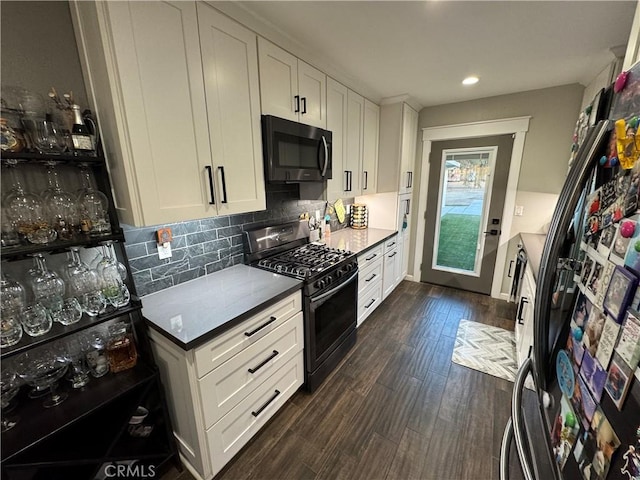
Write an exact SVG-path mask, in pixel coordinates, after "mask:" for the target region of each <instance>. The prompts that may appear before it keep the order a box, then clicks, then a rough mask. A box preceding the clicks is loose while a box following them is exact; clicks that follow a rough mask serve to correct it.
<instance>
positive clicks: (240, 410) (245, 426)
mask: <svg viewBox="0 0 640 480" xmlns="http://www.w3.org/2000/svg"><path fill="white" fill-rule="evenodd" d="M303 382H304V355H303V352H299V353H298V354H297V355H296V357H295V358H294V359H292V360H291V361H290V362H288V363H286V364H284V365H282V366H281V367H280V369H278V371H277V372H275V373H274V374H273V375H272V376H271V377H269V378H268V379H267V380H266V381H265V382H263V383H262V384H261V385H260V386H259V387H258V388H256V389H255V390H254V391H253V392H251V393H250V394H249V395H248V396H247V397H246V398H245V399H244V400H242V401H241V402H240V403H239V404H238V405H236V406H235V407H234V408H233V409H232V410H231V411H230V412H229V413H227V414H226V415H225V416H224V417H222V418H221V419H220V421H219V422H218V423H216V424H215V425H214V426H212V427H211V428H209V430H207V442H208V445H209V454H210V456H211V457H210V458H211V467H212V474H213V475H215V474H216V473H218V472H219V471H220V470H221V469H222V467H223V466H224V465H225V464H226V463H227V462H228V461H229V460H231V458H232V457H233V456H234V455H235V454H236V453H238V451H239V450H240V449H241V448H242V447H243V446H244V445H245V444H246V443H247V442H248V441H249V440H250V439H251V437H253V435H254V434H255V433H256V432H257V431H258V430H259V429H260V428H261V427H262V426H263V425H264V424H265V423H266V422H267V421H268V420H269V418H271V417H272V416H273V415H274V414H275V413H276V412H277V411H278V409H280V407H282V405H283V404H284V403H285V402H286V401H287V400H288V399H289V398H290V397H291V396H292V395H293V394H294V393H295V392H296V390H298V388H299V387H300V386H301V385H302V384H303Z"/></svg>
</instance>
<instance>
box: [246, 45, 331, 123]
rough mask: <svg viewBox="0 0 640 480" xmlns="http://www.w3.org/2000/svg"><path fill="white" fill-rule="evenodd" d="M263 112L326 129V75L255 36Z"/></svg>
mask: <svg viewBox="0 0 640 480" xmlns="http://www.w3.org/2000/svg"><path fill="white" fill-rule="evenodd" d="M258 53H259V62H260V97H261V104H262V113H263V114H264V115H274V116H276V117H280V118H286V119H288V120H292V121H295V122H300V123H305V124H307V125H313V126H315V127H320V128H327V111H326V105H327V98H326V95H327V76H326V75H325V74H324V73H322V72H321V71H320V70H317V69H316V68H313V67H312V66H311V65H308V64H306V63H305V62H303V61H302V60H299V59H298V58H296V57H295V56H293V55H291V54H290V53H288V52H286V51H285V50H283V49H281V48H280V47H278V46H276V45H274V44H273V43H271V42H269V41H268V40H265V39H264V38H262V37H258Z"/></svg>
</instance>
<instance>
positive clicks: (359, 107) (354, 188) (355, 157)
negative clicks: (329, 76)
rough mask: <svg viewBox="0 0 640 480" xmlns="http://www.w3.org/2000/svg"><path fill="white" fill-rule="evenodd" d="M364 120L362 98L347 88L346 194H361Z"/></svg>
mask: <svg viewBox="0 0 640 480" xmlns="http://www.w3.org/2000/svg"><path fill="white" fill-rule="evenodd" d="M363 122H364V98H363V97H362V95H358V94H357V93H355V92H352V91H351V90H349V92H348V95H347V156H346V158H345V160H344V164H345V167H344V169H345V171H346V172H347V179H346V180H347V189H346V191H347V194H348V195H349V196H357V195H361V193H362V192H361V183H360V174H359V172H360V171H361V170H362V147H363V144H362V133H363V124H364V123H363Z"/></svg>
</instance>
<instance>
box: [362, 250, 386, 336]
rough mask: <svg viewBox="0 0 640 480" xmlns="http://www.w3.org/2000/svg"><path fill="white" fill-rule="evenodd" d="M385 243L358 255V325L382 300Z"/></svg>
mask: <svg viewBox="0 0 640 480" xmlns="http://www.w3.org/2000/svg"><path fill="white" fill-rule="evenodd" d="M383 252H384V248H383V245H378V246H376V247H374V248H373V249H371V250H367V251H366V252H363V253H361V254H360V255H358V268H359V269H360V270H359V272H358V326H360V324H362V322H364V321H365V320H366V319H367V317H368V316H369V315H371V313H373V311H374V310H375V309H376V308H377V307H378V305H380V303H381V302H382V277H383V260H382V259H383Z"/></svg>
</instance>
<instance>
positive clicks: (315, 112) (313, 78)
mask: <svg viewBox="0 0 640 480" xmlns="http://www.w3.org/2000/svg"><path fill="white" fill-rule="evenodd" d="M298 95H300V117H299V119H300V122H301V123H306V124H307V125H313V126H314V127H319V128H322V129H326V128H327V108H326V105H327V76H326V75H325V74H324V73H322V72H321V71H320V70H318V69H316V68H313V67H312V66H311V65H308V64H306V63H304V62H303V61H301V60H298Z"/></svg>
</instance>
